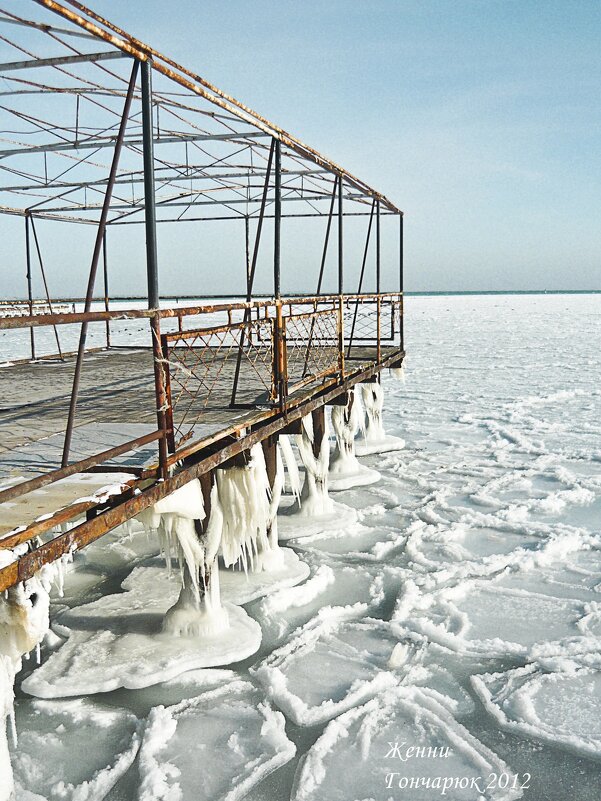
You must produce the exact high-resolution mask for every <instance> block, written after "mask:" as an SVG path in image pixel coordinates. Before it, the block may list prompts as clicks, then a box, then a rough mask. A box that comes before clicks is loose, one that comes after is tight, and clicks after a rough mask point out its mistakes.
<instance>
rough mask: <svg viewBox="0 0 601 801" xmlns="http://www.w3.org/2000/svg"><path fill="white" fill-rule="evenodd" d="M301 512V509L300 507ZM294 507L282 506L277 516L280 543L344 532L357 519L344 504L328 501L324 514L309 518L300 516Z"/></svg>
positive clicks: (355, 513)
mask: <svg viewBox="0 0 601 801" xmlns="http://www.w3.org/2000/svg"><path fill="white" fill-rule="evenodd" d="M301 510H302V507H301ZM301 510H299V509H298V508H295V506H294V505H289V506H284V508H283V509H280V512H279V514H278V537H279V540H280V542H288V541H290V540H296V539H299V540H300V539H301V538H302V537H311V536H315V535H316V534H324V533H326V532H333V533H334V534H336V533H337V532H341V531H342V532H344V531H346V530H347V529H348V528H350V527H351V526H353V525H354V524H355V523H356V522H357V519H358V515H357V511H356V510H355V509H352V508H351V507H350V506H347V505H346V504H344V503H338V502H337V501H333V500H331V499H330V506H329V507H328V510H327V511H326V512H319V513H316V514H312V515H311V516H305V515H304V514H301Z"/></svg>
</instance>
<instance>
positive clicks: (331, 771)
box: [291, 686, 522, 801]
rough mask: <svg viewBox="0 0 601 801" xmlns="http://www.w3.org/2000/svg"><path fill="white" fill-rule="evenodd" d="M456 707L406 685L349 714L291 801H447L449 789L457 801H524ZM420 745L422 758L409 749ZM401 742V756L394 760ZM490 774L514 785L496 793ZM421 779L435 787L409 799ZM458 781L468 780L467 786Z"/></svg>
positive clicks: (321, 746) (306, 769)
mask: <svg viewBox="0 0 601 801" xmlns="http://www.w3.org/2000/svg"><path fill="white" fill-rule="evenodd" d="M451 709H452V705H449V704H446V703H441V698H440V697H439V696H435V695H434V694H433V693H431V692H430V691H428V690H426V689H421V688H418V687H412V686H408V687H402V686H401V687H393V688H391V689H388V690H385V691H384V692H382V693H380V694H379V695H377V696H376V697H375V698H373V699H372V700H370V701H368V702H367V703H366V704H364V705H363V706H359V707H355V708H353V709H350V710H349V711H348V712H344V713H343V714H342V715H340V716H339V717H337V718H336V719H335V720H333V721H331V722H330V723H329V724H328V725H327V726H326V728H325V730H324V732H323V734H321V736H320V737H319V738H318V739H317V741H316V742H315V744H314V745H313V746H312V747H311V748H310V749H309V751H308V752H307V754H306V756H305V759H304V761H303V762H302V763H301V764H300V766H299V770H298V771H297V774H296V776H295V782H294V787H293V790H292V795H291V801H323V799H329V798H340V799H343V798H344V799H347V798H349V799H350V798H356V799H370V801H389V799H391V798H400V797H402V796H403V795H406V797H407V798H409V797H411V798H415V799H417V798H419V799H424V801H433V799H440V798H441V796H442V789H443V788H444V795H446V796H447V797H449V798H451V797H452V798H453V801H475V799H479V800H480V801H513V799H517V798H520V797H521V795H522V791H521V789H520V782H519V779H518V777H516V776H515V775H514V774H513V773H512V772H511V771H510V770H509V768H508V767H507V766H506V765H505V763H504V762H503V761H502V760H501V759H499V757H497V756H496V755H495V754H494V753H493V752H492V751H490V750H489V749H488V748H486V746H484V745H483V744H482V743H481V742H480V741H479V740H477V739H476V738H475V737H474V736H473V735H471V734H470V733H469V731H468V730H467V729H466V728H465V727H463V726H462V725H461V724H459V723H458V722H457V721H456V720H455V718H454V717H453V715H452V713H451ZM418 743H419V746H420V747H421V748H422V749H423V750H424V752H425V753H426V754H429V756H427V757H426V758H423V759H419V760H415V759H413V758H411V752H410V751H409V749H410V748H411V750H412V751H415V745H416V744H418ZM395 744H396V745H397V749H398V754H400V755H401V757H399V756H398V754H396V758H387V757H386V754H387V753H388V754H390V752H391V747H392V748H393V749H394V745H395ZM395 753H396V752H395ZM408 753H409V754H410V756H407V754H408ZM433 753H434V756H432V754H433ZM441 753H442V754H445V756H443V757H441V756H439V754H441ZM491 773H496V774H497V775H500V774H505V775H506V776H507V779H508V786H507V787H506V788H504V789H500V788H499V787H498V786H497V787H492V788H490V789H489V788H488V787H487V782H486V777H487V776H489V775H490V774H491ZM416 775H417V776H427V777H428V778H429V782H428V784H427V786H426V785H425V784H424V785H421V786H420V788H419V791H416V793H415V795H411V796H409V795H407V793H408V792H409V793H411V792H412V791H408V790H407V789H406V788H407V787H408V786H409V780H410V779H411V778H414V777H415V776H416ZM453 777H460V778H461V779H462V784H461V788H457V786H456V785H455V784H454V781H453ZM445 779H447V780H448V781H449V782H450V783H451V784H450V786H451V787H453V790H452V795H451V792H449V791H450V786H449V785H448V784H447V785H444V784H443V782H444V781H445ZM463 780H465V785H464V784H463ZM474 783H475V784H474ZM478 791H479V792H478ZM418 793H419V794H418ZM442 797H444V796H442Z"/></svg>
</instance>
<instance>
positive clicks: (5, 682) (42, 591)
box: [0, 566, 55, 801]
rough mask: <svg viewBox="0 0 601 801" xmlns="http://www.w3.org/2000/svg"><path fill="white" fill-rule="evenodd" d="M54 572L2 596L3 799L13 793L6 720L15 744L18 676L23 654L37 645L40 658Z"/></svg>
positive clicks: (0, 729)
mask: <svg viewBox="0 0 601 801" xmlns="http://www.w3.org/2000/svg"><path fill="white" fill-rule="evenodd" d="M54 572H55V571H54V570H53V569H52V567H51V566H48V568H44V569H43V570H42V571H40V574H39V575H38V576H37V577H34V578H31V579H29V580H28V581H25V582H23V583H21V584H17V585H15V586H14V587H11V589H9V590H7V591H6V592H5V593H4V595H2V596H0V778H1V780H0V801H8V799H10V798H11V797H12V793H13V780H12V769H11V764H10V757H9V752H8V741H7V737H6V721H7V720H8V721H10V724H11V732H12V739H13V742H14V744H15V746H16V743H17V733H16V728H15V721H14V690H13V687H14V681H15V676H16V674H17V673H18V672H19V670H20V669H21V659H22V657H23V656H24V655H26V654H28V653H29V652H30V651H32V650H34V649H36V652H37V655H38V661H39V646H40V643H41V641H42V640H43V638H44V636H45V634H46V632H47V631H48V627H49V625H50V620H49V615H48V611H49V606H50V601H49V597H48V592H49V590H50V582H51V579H52V576H53V575H54Z"/></svg>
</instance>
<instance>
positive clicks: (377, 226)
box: [376, 198, 382, 362]
mask: <svg viewBox="0 0 601 801" xmlns="http://www.w3.org/2000/svg"><path fill="white" fill-rule="evenodd" d="M376 295H377V300H376V303H377V305H378V316H377V325H378V362H381V361H382V298H381V297H380V199H379V198H378V199H377V200H376Z"/></svg>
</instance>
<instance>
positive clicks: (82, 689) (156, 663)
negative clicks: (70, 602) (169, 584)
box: [21, 604, 261, 698]
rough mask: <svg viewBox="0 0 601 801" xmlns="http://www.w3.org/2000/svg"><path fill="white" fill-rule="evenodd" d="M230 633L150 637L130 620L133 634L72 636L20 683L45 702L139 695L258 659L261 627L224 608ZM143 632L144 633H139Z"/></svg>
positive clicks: (228, 606) (157, 634)
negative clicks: (126, 692)
mask: <svg viewBox="0 0 601 801" xmlns="http://www.w3.org/2000/svg"><path fill="white" fill-rule="evenodd" d="M224 606H225V609H226V611H227V613H228V617H229V622H230V626H229V628H228V629H227V631H226V632H223V631H221V632H217V633H215V634H204V635H202V636H199V637H177V636H173V635H170V634H168V633H166V632H162V631H160V630H158V631H155V632H148V630H147V622H146V621H143V622H142V625H139V623H137V621H136V619H135V616H134V615H132V616H130V618H129V623H130V625H131V630H129V631H125V632H123V627H122V625H117V627H116V628H117V631H116V632H115V631H110V630H105V631H75V630H74V631H71V632H70V633H69V636H68V639H67V641H66V642H65V644H64V645H63V646H62V647H61V648H59V649H58V651H56V652H55V653H53V654H52V655H51V656H50V658H49V659H48V660H47V661H46V662H44V664H42V665H41V667H39V668H38V669H37V670H35V671H34V672H33V673H32V674H31V675H30V676H28V677H27V678H26V679H25V680H24V681H23V683H22V685H21V687H22V689H23V690H24V691H25V692H27V693H29V694H30V695H36V696H39V697H41V698H60V697H65V696H72V695H89V694H93V693H100V692H107V691H109V690H115V689H117V688H118V687H125V688H128V689H136V688H138V687H148V686H150V685H152V684H157V683H158V682H161V681H165V680H167V679H170V678H173V677H174V676H177V675H178V674H180V673H184V672H185V671H187V670H192V669H195V668H201V667H215V666H221V665H229V664H231V663H233V662H239V661H240V660H242V659H246V657H248V656H250V655H251V654H254V653H255V652H256V650H257V649H258V648H259V645H260V644H261V627H260V626H259V624H258V623H257V622H256V621H254V620H253V619H252V618H250V617H249V615H248V614H247V613H246V612H245V611H244V609H242V608H241V607H239V606H233V605H231V604H225V605H224ZM137 628H139V629H140V630H137Z"/></svg>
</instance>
